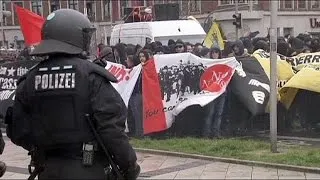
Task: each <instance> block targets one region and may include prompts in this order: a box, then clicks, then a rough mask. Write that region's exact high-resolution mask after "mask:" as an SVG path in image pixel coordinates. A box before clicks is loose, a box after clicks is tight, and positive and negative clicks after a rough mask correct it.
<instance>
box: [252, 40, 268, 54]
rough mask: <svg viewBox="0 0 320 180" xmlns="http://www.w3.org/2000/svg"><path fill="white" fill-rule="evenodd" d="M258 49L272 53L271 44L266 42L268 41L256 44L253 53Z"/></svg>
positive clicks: (260, 41)
mask: <svg viewBox="0 0 320 180" xmlns="http://www.w3.org/2000/svg"><path fill="white" fill-rule="evenodd" d="M258 49H262V50H264V51H266V52H269V51H270V48H269V44H268V43H267V42H266V41H263V40H259V41H258V42H256V44H255V45H254V50H253V51H256V50H258Z"/></svg>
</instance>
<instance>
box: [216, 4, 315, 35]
mask: <svg viewBox="0 0 320 180" xmlns="http://www.w3.org/2000/svg"><path fill="white" fill-rule="evenodd" d="M238 2H239V4H238V7H239V13H241V15H242V19H243V23H242V29H241V30H240V32H239V36H245V35H247V34H248V33H250V32H254V31H259V32H260V34H259V35H258V36H267V34H268V29H269V27H270V11H269V9H270V1H269V0H238ZM234 6H235V5H234V0H218V1H215V5H214V7H213V9H214V11H213V13H212V14H211V16H210V17H211V18H212V19H216V20H218V21H219V22H220V24H221V26H222V29H223V30H224V33H225V35H226V36H227V38H228V39H231V40H234V39H235V36H236V34H235V26H234V25H233V24H232V22H233V21H234V19H233V18H232V15H233V14H234V12H235V9H234ZM319 16H320V0H278V18H277V19H278V21H277V24H278V28H277V32H278V36H284V35H287V34H291V35H293V36H297V35H298V34H299V33H305V32H308V33H310V34H314V35H319V34H320V17H319Z"/></svg>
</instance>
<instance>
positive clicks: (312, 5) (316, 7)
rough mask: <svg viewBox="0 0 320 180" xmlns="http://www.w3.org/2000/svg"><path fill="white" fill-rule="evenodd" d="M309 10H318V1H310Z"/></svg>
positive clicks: (319, 6)
mask: <svg viewBox="0 0 320 180" xmlns="http://www.w3.org/2000/svg"><path fill="white" fill-rule="evenodd" d="M310 4H311V9H319V8H320V0H312V1H310Z"/></svg>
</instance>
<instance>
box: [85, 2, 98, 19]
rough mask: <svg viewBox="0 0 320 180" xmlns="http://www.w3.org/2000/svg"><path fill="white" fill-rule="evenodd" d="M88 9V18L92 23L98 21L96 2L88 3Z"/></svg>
mask: <svg viewBox="0 0 320 180" xmlns="http://www.w3.org/2000/svg"><path fill="white" fill-rule="evenodd" d="M86 8H87V12H86V13H87V16H88V18H89V19H90V21H95V20H96V5H95V1H86Z"/></svg>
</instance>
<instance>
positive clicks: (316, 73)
mask: <svg viewBox="0 0 320 180" xmlns="http://www.w3.org/2000/svg"><path fill="white" fill-rule="evenodd" d="M319 77H320V64H307V65H305V66H304V67H303V68H301V70H300V71H299V72H297V74H295V75H294V76H293V77H292V78H291V79H290V80H289V81H288V82H287V83H286V84H285V85H284V86H283V88H282V89H281V90H280V93H281V94H282V93H286V92H287V91H288V90H290V89H292V88H293V89H305V90H309V91H314V92H318V93H320V78H319Z"/></svg>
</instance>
